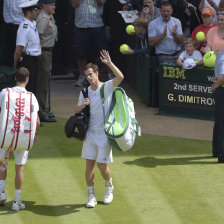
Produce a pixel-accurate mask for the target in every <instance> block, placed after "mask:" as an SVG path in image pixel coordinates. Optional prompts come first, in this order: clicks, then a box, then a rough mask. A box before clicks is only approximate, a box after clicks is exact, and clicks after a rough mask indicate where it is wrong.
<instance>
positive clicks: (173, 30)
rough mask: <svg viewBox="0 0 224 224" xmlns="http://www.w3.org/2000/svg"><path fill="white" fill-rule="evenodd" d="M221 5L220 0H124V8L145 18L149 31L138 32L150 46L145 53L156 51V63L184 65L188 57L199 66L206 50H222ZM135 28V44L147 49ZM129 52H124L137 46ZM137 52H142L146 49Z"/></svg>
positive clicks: (223, 42)
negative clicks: (201, 37) (146, 36)
mask: <svg viewBox="0 0 224 224" xmlns="http://www.w3.org/2000/svg"><path fill="white" fill-rule="evenodd" d="M223 4H224V1H223V0H221V1H220V0H208V1H207V0H194V1H193V0H178V1H177V0H155V1H154V0H142V1H138V0H126V4H124V5H123V10H138V11H139V16H140V17H142V18H144V19H146V20H147V21H148V31H145V34H142V33H141V34H140V35H141V36H144V35H146V34H147V35H148V42H149V46H150V47H151V49H150V51H148V52H150V54H155V55H156V56H157V61H158V62H159V63H163V62H172V63H175V62H177V64H178V65H180V66H183V61H184V60H185V59H187V58H189V57H190V58H192V59H194V60H195V61H196V65H201V64H203V61H202V60H201V58H202V56H203V55H204V54H205V53H206V52H208V51H215V52H216V54H218V53H219V52H221V51H222V50H224V11H223V10H224V6H223ZM134 24H135V23H134ZM135 29H136V28H135ZM136 30H137V32H136V35H138V44H137V46H136V47H137V48H145V49H146V48H148V46H147V45H144V46H143V45H142V44H139V43H140V42H141V41H142V39H140V38H139V34H138V29H136ZM200 31H201V32H203V33H204V34H205V39H204V40H198V39H197V38H196V34H197V33H198V32H200ZM186 40H187V41H186ZM153 49H154V50H153ZM189 49H191V50H189ZM184 50H185V51H184ZM130 51H131V52H130ZM130 51H127V53H126V54H133V53H134V52H137V49H135V51H132V49H130ZM181 51H183V53H182V54H181ZM140 53H142V54H145V53H146V51H143V50H142V51H140ZM188 54H190V55H188ZM183 55H184V56H183ZM196 55H197V56H196ZM186 56H188V57H186Z"/></svg>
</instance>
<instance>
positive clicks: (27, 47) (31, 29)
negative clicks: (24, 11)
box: [16, 18, 41, 56]
mask: <svg viewBox="0 0 224 224" xmlns="http://www.w3.org/2000/svg"><path fill="white" fill-rule="evenodd" d="M16 46H23V47H24V52H25V54H27V55H31V56H39V55H41V47H40V38H39V34H38V31H37V28H36V22H35V21H33V22H31V21H30V20H28V19H27V18H25V19H24V21H23V22H22V23H21V24H20V25H19V29H18V31H17V38H16Z"/></svg>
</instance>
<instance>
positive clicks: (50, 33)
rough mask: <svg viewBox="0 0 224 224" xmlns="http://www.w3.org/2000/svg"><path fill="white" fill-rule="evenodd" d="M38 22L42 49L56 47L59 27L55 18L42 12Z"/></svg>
mask: <svg viewBox="0 0 224 224" xmlns="http://www.w3.org/2000/svg"><path fill="white" fill-rule="evenodd" d="M36 22H37V30H38V33H39V34H41V38H40V44H41V47H54V45H55V41H56V40H57V26H56V24H55V20H54V17H53V16H52V15H49V14H47V13H46V12H45V11H44V10H41V12H40V14H39V15H38V17H37V20H36Z"/></svg>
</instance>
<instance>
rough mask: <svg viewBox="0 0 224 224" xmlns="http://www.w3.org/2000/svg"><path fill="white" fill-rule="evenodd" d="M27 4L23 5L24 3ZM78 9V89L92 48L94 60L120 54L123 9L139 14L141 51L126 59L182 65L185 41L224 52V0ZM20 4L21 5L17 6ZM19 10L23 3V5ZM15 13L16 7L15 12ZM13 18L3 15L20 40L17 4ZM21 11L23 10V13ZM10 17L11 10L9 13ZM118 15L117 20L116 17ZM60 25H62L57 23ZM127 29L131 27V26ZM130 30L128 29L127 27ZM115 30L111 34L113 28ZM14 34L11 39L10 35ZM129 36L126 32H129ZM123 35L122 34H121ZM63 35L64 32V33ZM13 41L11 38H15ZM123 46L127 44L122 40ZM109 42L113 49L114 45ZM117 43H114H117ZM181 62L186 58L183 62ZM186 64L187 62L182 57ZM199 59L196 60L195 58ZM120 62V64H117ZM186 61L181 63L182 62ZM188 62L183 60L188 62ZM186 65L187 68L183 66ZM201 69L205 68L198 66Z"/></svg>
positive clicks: (99, 3)
mask: <svg viewBox="0 0 224 224" xmlns="http://www.w3.org/2000/svg"><path fill="white" fill-rule="evenodd" d="M23 1H25V0H20V2H23ZM69 1H70V3H71V4H70V7H73V8H74V12H75V13H74V17H73V18H74V19H73V21H74V32H73V33H72V34H71V35H72V36H73V45H72V46H71V48H73V50H74V53H75V54H74V55H75V56H76V57H75V58H74V60H76V62H77V65H78V68H79V71H80V77H79V80H78V82H77V83H76V84H77V86H83V85H85V82H84V79H85V78H84V76H83V71H82V68H83V66H84V64H86V62H87V60H88V55H89V48H88V47H89V45H90V44H92V46H91V47H92V48H93V49H95V51H94V57H95V58H97V57H98V56H99V53H97V52H99V51H100V50H102V49H109V50H110V51H111V55H112V57H113V55H114V54H113V51H115V49H116V51H118V49H119V48H118V46H116V44H115V45H113V43H116V39H119V38H121V37H119V35H116V29H120V28H119V26H122V24H114V23H113V19H114V18H115V17H114V16H115V15H116V16H117V17H121V16H120V14H119V13H117V11H119V10H125V11H127V10H138V16H139V18H138V19H137V20H136V21H134V23H133V25H134V27H135V35H136V36H137V38H136V40H137V44H136V46H135V47H134V46H131V47H129V50H128V51H126V52H125V53H124V54H125V55H133V54H134V55H141V54H150V55H156V56H157V60H158V62H159V63H161V62H164V61H166V62H177V60H178V58H179V55H180V54H181V51H184V50H186V43H185V40H186V39H187V38H192V40H191V43H192V44H193V48H195V50H197V51H199V52H200V54H201V55H202V56H203V55H204V54H205V53H206V52H207V51H210V50H212V51H216V53H218V51H222V50H223V49H224V44H223V43H224V0H88V1H83V0H69ZM12 2H17V1H15V0H14V1H12ZM17 5H18V3H17ZM9 8H10V7H9ZM10 10H11V11H12V10H14V11H15V13H13V12H11V14H10V15H12V16H11V17H12V19H11V17H9V16H7V15H9V13H6V11H5V10H3V14H4V19H5V22H6V28H7V36H9V37H12V38H13V37H14V39H12V40H11V41H10V42H11V43H12V42H15V36H16V35H15V34H16V31H17V29H18V25H19V23H20V22H21V19H20V20H19V19H17V20H18V21H17V20H16V18H20V17H21V16H22V14H21V13H20V14H21V16H17V14H18V10H17V9H16V8H15V4H14V3H13V4H12V7H11V8H10ZM20 11H21V10H20ZM7 12H8V11H7ZM112 13H113V16H112ZM14 17H15V19H14ZM57 22H58V21H57V20H56V24H57ZM126 25H127V24H126ZM123 26H125V25H123ZM105 27H106V28H107V30H106V31H110V32H108V33H109V34H110V35H107V34H108V33H107V32H105ZM108 28H109V29H108ZM200 31H202V32H204V34H205V36H206V37H205V39H204V40H202V41H199V40H197V38H196V34H197V33H198V32H200ZM10 32H11V33H12V35H9V33H10ZM123 32H125V31H124V30H123ZM117 33H119V32H117ZM59 35H60V30H59ZM9 40H10V39H9ZM119 41H120V42H119V44H121V39H120V40H119ZM108 42H109V44H108ZM111 43H112V44H111ZM14 49H15V45H13V44H10V45H9V61H10V64H11V62H12V61H13V53H14ZM193 55H194V54H193ZM179 59H180V58H179ZM182 60H184V58H182ZM195 60H196V59H195ZM115 61H116V60H115ZM179 61H180V60H179ZM182 62H183V61H182ZM179 64H180V65H181V64H182V63H179ZM196 64H199V65H200V64H201V62H200V63H196ZM107 74H108V78H109V79H110V78H112V77H113V75H112V74H111V71H107Z"/></svg>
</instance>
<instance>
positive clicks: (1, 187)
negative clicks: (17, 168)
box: [0, 180, 5, 193]
mask: <svg viewBox="0 0 224 224" xmlns="http://www.w3.org/2000/svg"><path fill="white" fill-rule="evenodd" d="M4 191H5V180H0V193H1V192H4Z"/></svg>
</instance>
